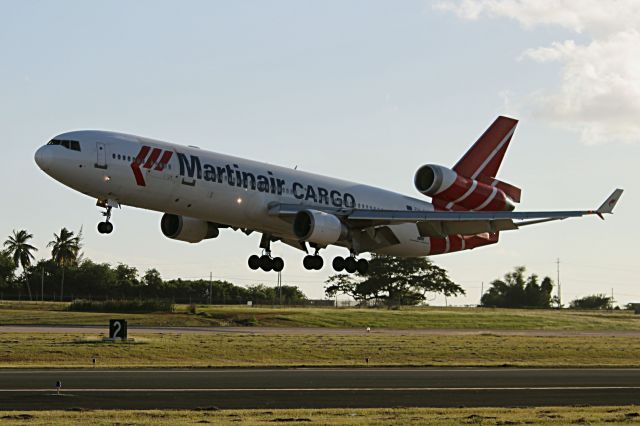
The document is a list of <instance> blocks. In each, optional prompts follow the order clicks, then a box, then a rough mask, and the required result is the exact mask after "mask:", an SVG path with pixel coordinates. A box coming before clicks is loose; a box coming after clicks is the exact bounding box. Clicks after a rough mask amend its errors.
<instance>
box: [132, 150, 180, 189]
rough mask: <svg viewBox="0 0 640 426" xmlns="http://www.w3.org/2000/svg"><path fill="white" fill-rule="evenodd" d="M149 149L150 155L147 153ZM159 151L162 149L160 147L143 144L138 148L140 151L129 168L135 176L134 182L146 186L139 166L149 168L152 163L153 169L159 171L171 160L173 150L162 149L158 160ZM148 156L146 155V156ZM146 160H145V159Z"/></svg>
mask: <svg viewBox="0 0 640 426" xmlns="http://www.w3.org/2000/svg"><path fill="white" fill-rule="evenodd" d="M149 151H151V155H149ZM160 153H162V150H161V149H160V148H153V150H152V149H151V147H149V146H146V145H143V146H142V148H140V152H139V153H138V155H137V156H136V158H134V159H133V162H132V163H131V170H133V176H135V178H136V183H137V184H138V185H139V186H146V185H147V184H146V183H145V181H144V176H143V175H142V170H140V166H142V167H143V168H145V169H151V167H153V166H154V165H155V166H156V167H155V170H157V171H159V172H161V171H162V170H164V168H165V167H166V165H167V163H168V162H169V160H171V156H172V155H173V151H164V153H163V154H162V157H161V158H160V161H158V157H160ZM147 156H148V157H147ZM145 160H146V161H145ZM156 162H157V163H156Z"/></svg>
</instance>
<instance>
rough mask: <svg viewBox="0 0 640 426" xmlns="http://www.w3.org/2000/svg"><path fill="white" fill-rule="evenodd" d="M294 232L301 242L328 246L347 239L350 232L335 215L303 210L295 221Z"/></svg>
mask: <svg viewBox="0 0 640 426" xmlns="http://www.w3.org/2000/svg"><path fill="white" fill-rule="evenodd" d="M293 232H294V234H295V235H296V237H298V238H299V239H300V240H303V241H308V242H310V243H315V244H318V245H321V246H327V245H329V244H333V243H336V242H338V241H340V240H342V239H344V238H346V237H347V235H348V233H349V230H348V228H347V227H346V226H345V225H344V224H343V223H342V222H341V221H340V219H339V218H338V217H337V216H335V215H332V214H330V213H325V212H321V211H319V210H301V211H299V212H298V213H297V214H296V217H295V220H294V221H293Z"/></svg>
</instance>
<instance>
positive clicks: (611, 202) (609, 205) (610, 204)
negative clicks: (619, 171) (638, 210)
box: [596, 189, 622, 218]
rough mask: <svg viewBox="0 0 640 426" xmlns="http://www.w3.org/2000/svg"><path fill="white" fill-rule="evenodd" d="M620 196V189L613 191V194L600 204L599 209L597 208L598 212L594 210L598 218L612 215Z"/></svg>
mask: <svg viewBox="0 0 640 426" xmlns="http://www.w3.org/2000/svg"><path fill="white" fill-rule="evenodd" d="M621 195H622V189H616V190H615V191H613V194H611V195H609V198H607V199H606V200H605V202H604V203H602V205H601V206H600V207H598V210H596V213H597V214H598V216H600V217H601V218H602V215H603V214H605V213H613V208H614V207H615V206H616V204H617V203H618V200H620V196H621Z"/></svg>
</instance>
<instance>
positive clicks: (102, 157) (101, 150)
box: [96, 142, 107, 169]
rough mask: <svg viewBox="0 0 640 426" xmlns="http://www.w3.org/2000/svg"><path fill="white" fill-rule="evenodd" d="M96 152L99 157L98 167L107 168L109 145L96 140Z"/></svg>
mask: <svg viewBox="0 0 640 426" xmlns="http://www.w3.org/2000/svg"><path fill="white" fill-rule="evenodd" d="M96 152H97V153H98V158H97V161H96V167H97V168H99V169H106V168H107V147H106V146H105V144H103V143H102V142H96Z"/></svg>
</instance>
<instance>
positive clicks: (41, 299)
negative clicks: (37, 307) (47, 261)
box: [40, 265, 44, 302]
mask: <svg viewBox="0 0 640 426" xmlns="http://www.w3.org/2000/svg"><path fill="white" fill-rule="evenodd" d="M40 301H41V302H44V265H43V266H42V273H41V274H40Z"/></svg>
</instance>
